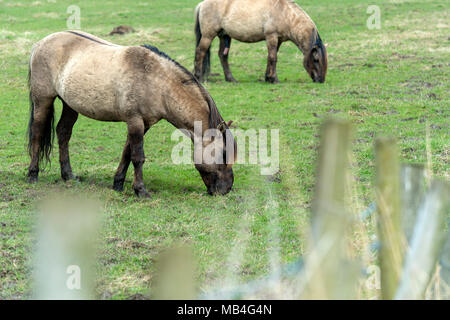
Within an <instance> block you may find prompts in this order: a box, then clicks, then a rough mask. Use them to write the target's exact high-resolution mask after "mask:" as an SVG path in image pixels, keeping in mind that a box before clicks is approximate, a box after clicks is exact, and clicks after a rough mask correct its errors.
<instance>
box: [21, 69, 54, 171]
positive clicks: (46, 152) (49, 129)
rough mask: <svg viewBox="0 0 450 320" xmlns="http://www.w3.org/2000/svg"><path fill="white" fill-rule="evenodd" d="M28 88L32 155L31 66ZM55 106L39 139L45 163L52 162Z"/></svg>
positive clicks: (30, 152)
mask: <svg viewBox="0 0 450 320" xmlns="http://www.w3.org/2000/svg"><path fill="white" fill-rule="evenodd" d="M28 88H29V90H30V95H29V98H30V120H29V122H28V153H29V154H30V156H31V155H32V141H33V130H32V126H33V122H34V102H33V94H32V92H31V68H30V69H28ZM54 119H55V108H54V106H53V103H52V105H51V109H50V110H49V113H48V116H47V119H46V120H45V126H44V131H43V135H42V137H41V140H40V141H39V161H40V162H41V161H42V160H44V159H45V163H49V162H50V155H51V153H52V148H53V139H54V136H55V123H54Z"/></svg>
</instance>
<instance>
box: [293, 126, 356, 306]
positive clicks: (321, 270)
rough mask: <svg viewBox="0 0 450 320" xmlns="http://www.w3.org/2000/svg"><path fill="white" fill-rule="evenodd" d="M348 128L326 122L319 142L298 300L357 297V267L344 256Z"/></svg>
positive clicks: (348, 147)
mask: <svg viewBox="0 0 450 320" xmlns="http://www.w3.org/2000/svg"><path fill="white" fill-rule="evenodd" d="M350 144H351V125H350V123H349V122H348V121H344V120H328V121H326V122H325V124H324V126H323V129H322V142H321V147H320V151H319V162H318V172H317V181H316V189H315V197H314V202H313V207H312V221H311V245H312V247H311V252H310V254H309V256H308V257H307V258H306V264H305V272H303V277H305V278H306V279H303V280H301V281H304V282H305V283H306V284H305V285H304V287H305V292H304V293H302V294H301V295H300V297H301V298H309V299H351V298H354V297H355V295H356V285H357V280H358V275H359V267H356V266H355V264H354V263H351V262H349V261H348V259H347V258H348V257H347V255H346V244H347V240H348V239H347V231H348V230H349V225H350V222H351V218H352V217H351V216H350V214H349V211H348V210H347V209H346V208H345V191H346V190H345V188H346V177H347V174H348V166H349V149H350Z"/></svg>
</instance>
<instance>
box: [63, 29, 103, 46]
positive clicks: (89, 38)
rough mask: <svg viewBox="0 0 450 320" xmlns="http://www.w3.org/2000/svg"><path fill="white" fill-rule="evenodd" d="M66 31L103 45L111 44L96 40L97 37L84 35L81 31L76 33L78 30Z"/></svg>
mask: <svg viewBox="0 0 450 320" xmlns="http://www.w3.org/2000/svg"><path fill="white" fill-rule="evenodd" d="M67 32H68V33H71V34H74V35H76V36H79V37H82V38H85V39H88V40H91V41H94V42H97V43H100V44H103V45H105V46H111V45H110V44H108V43H104V42H101V41H98V40H97V39H94V38H91V37H89V36H87V35H85V34H82V33H78V32H75V31H67Z"/></svg>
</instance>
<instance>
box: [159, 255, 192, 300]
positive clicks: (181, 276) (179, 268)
mask: <svg viewBox="0 0 450 320" xmlns="http://www.w3.org/2000/svg"><path fill="white" fill-rule="evenodd" d="M194 269H195V266H194V261H193V257H192V251H191V249H190V248H187V247H185V246H176V247H173V248H170V249H167V250H166V251H165V252H163V253H161V254H160V256H159V260H158V264H157V271H156V272H157V274H156V277H155V278H156V279H155V281H154V286H153V288H152V299H153V300H192V299H195V296H196V295H195V282H194V281H195V279H194V273H195V270H194Z"/></svg>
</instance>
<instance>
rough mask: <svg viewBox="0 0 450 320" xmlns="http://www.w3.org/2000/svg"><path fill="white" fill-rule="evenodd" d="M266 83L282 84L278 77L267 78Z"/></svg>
mask: <svg viewBox="0 0 450 320" xmlns="http://www.w3.org/2000/svg"><path fill="white" fill-rule="evenodd" d="M266 82H268V83H272V84H277V83H280V81H279V80H278V78H276V77H275V78H274V77H266Z"/></svg>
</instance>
